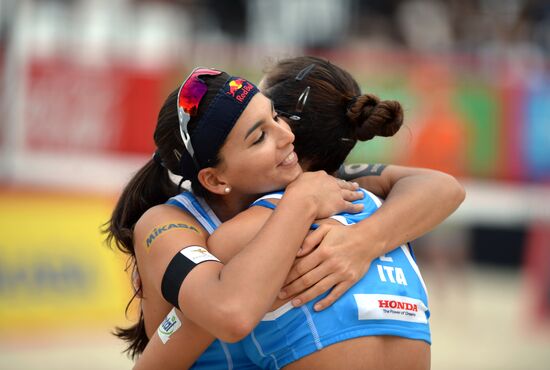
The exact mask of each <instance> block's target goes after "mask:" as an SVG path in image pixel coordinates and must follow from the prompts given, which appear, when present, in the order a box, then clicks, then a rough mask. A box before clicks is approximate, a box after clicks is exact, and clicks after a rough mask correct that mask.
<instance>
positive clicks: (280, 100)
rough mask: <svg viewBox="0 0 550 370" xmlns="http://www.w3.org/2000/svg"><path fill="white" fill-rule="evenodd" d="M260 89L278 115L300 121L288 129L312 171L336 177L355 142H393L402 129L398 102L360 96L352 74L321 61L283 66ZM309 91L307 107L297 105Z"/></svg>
mask: <svg viewBox="0 0 550 370" xmlns="http://www.w3.org/2000/svg"><path fill="white" fill-rule="evenodd" d="M262 87H263V92H264V94H265V95H266V96H267V97H269V98H270V99H272V100H273V102H274V105H275V109H277V110H281V111H283V112H288V113H290V114H296V115H299V116H300V117H301V119H300V120H298V121H292V120H290V121H289V123H290V125H291V128H292V132H293V133H294V135H295V136H296V139H295V142H294V147H295V150H296V153H297V154H298V157H299V158H300V160H301V161H302V164H305V165H306V166H307V169H308V170H310V171H317V170H325V171H327V172H329V173H333V172H335V171H336V170H337V169H338V168H339V167H340V166H341V165H342V163H343V162H344V160H345V159H346V157H347V156H348V154H349V152H350V151H351V150H352V149H353V147H354V146H355V144H356V143H357V140H359V141H367V140H370V139H372V138H374V137H375V136H392V135H394V134H395V133H396V132H397V131H398V130H399V128H400V127H401V125H402V124H403V108H402V107H401V104H399V102H397V101H393V100H383V101H381V100H380V99H379V98H378V97H377V96H375V95H373V94H361V90H360V88H359V85H358V84H357V82H356V81H355V79H354V78H353V77H352V76H351V75H350V74H349V73H348V72H346V71H345V70H343V69H342V68H340V67H338V66H336V65H334V64H332V63H330V62H329V61H327V60H324V59H321V58H318V57H312V56H301V57H295V58H289V59H284V60H281V61H279V62H278V63H277V64H276V65H275V66H273V67H272V68H270V69H269V70H268V71H267V72H266V75H265V77H264V80H263V86H262ZM308 87H309V91H308V94H307V100H306V101H305V104H298V101H299V99H300V97H301V95H302V94H304V93H305V92H306V89H307V88H308ZM301 103H304V102H303V96H302V102H301ZM299 105H303V106H299ZM297 108H298V110H300V112H297Z"/></svg>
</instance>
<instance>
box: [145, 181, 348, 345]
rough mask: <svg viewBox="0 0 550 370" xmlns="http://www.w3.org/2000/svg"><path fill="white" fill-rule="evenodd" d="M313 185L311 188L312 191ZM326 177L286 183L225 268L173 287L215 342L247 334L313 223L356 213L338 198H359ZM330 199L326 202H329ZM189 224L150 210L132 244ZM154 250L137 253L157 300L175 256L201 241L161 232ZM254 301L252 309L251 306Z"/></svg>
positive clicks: (208, 265) (210, 268) (209, 269)
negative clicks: (163, 227) (168, 226)
mask: <svg viewBox="0 0 550 370" xmlns="http://www.w3.org/2000/svg"><path fill="white" fill-rule="evenodd" d="M312 185H313V186H312ZM342 186H344V187H345V186H346V185H345V184H338V183H337V181H336V180H335V179H333V178H330V177H329V176H328V175H326V174H322V173H316V174H304V175H302V176H301V178H300V179H299V180H297V181H295V182H294V183H293V184H291V185H290V186H289V188H288V190H287V192H286V194H285V196H284V197H283V199H282V200H281V202H280V204H279V207H278V208H277V210H276V211H275V212H273V213H272V214H271V215H270V217H269V220H268V222H267V223H266V225H265V227H264V228H263V229H262V230H261V231H260V233H258V234H257V235H256V236H255V237H254V238H253V239H252V240H251V241H250V242H249V243H248V244H247V245H246V247H245V248H244V249H243V250H242V252H241V253H239V254H238V255H237V256H235V258H233V259H232V260H231V262H229V263H228V264H227V265H225V266H224V265H222V264H221V263H219V262H213V261H207V262H203V263H201V264H199V265H197V266H196V267H194V268H193V269H192V270H191V271H190V272H189V273H188V274H187V276H186V277H185V280H184V281H183V283H182V284H181V286H180V287H179V290H178V291H179V293H178V303H179V306H180V308H181V310H182V312H183V314H184V315H185V316H186V317H188V318H189V319H190V320H192V321H193V322H195V323H197V324H198V325H200V326H201V327H203V328H204V329H206V330H207V331H208V332H210V333H212V334H213V335H214V336H216V337H218V338H220V339H222V340H225V341H237V340H239V339H241V338H242V337H244V336H245V335H247V334H248V333H249V332H250V330H252V328H253V327H254V326H255V325H256V324H257V322H258V321H259V320H260V319H261V318H262V317H263V315H264V314H265V312H266V311H267V310H268V309H269V307H270V305H271V303H272V302H273V300H274V299H275V297H276V295H277V292H278V290H279V289H280V287H281V286H282V284H283V282H284V280H285V277H286V274H287V273H288V270H289V269H290V266H291V264H292V261H293V260H294V256H295V254H296V251H297V249H298V248H299V246H300V245H301V242H302V241H303V239H304V237H305V235H306V233H307V231H308V229H309V225H310V224H311V222H312V221H313V220H314V219H315V218H316V217H317V216H320V215H327V214H332V213H334V212H338V211H341V210H343V209H347V210H351V211H353V210H357V207H354V206H353V207H352V206H350V204H349V203H348V202H346V201H345V200H344V199H348V200H352V199H355V198H357V194H354V193H355V192H351V191H350V190H349V188H348V189H341V187H342ZM329 198H330V199H329ZM170 222H178V223H192V222H194V220H193V219H192V218H191V216H189V215H188V214H186V213H184V212H181V211H180V210H179V209H177V208H175V207H171V206H167V205H161V206H157V207H155V208H153V209H151V210H149V211H148V212H147V213H146V214H145V215H144V216H143V217H142V218H141V220H140V221H139V222H138V224H137V225H136V228H135V235H136V240H144V239H145V237H146V235H147V234H146V233H147V232H148V231H150V230H151V229H152V228H153V227H155V225H158V224H159V223H162V224H164V223H170ZM155 244H156V245H155V247H154V248H150V250H148V251H138V250H136V254H137V256H138V260H141V266H140V273H141V274H142V279H150V280H151V281H153V283H154V284H153V286H154V288H155V289H156V290H157V292H158V293H160V292H161V291H162V290H161V283H162V278H163V275H164V271H166V268H167V266H168V264H169V263H170V261H171V260H172V258H173V256H174V255H176V254H177V253H178V252H179V250H180V249H182V248H184V247H187V246H190V245H196V246H205V244H206V240H205V238H204V236H203V235H201V234H198V233H191V232H189V229H186V230H181V229H176V230H174V231H173V232H170V233H164V234H163V236H162V238H158V240H156V241H155ZM251 302H253V304H251Z"/></svg>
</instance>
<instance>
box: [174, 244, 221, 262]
mask: <svg viewBox="0 0 550 370" xmlns="http://www.w3.org/2000/svg"><path fill="white" fill-rule="evenodd" d="M180 253H181V254H183V255H184V256H185V257H187V258H188V259H190V260H191V261H192V262H193V263H195V264H199V263H201V262H204V261H217V262H220V260H219V259H217V258H216V257H214V255H212V254H210V252H208V251H207V250H206V249H205V248H203V247H199V246H191V247H187V248H184V249H182V250H181V251H180Z"/></svg>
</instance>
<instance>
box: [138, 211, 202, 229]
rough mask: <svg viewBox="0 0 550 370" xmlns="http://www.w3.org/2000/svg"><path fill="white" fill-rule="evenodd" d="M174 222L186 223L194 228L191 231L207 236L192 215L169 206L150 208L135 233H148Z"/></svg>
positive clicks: (139, 222)
mask: <svg viewBox="0 0 550 370" xmlns="http://www.w3.org/2000/svg"><path fill="white" fill-rule="evenodd" d="M172 221H174V222H178V223H184V224H186V225H189V226H190V227H192V229H191V230H193V229H194V230H197V231H199V232H201V233H205V234H206V231H205V230H204V228H203V227H202V226H201V225H200V223H199V222H198V221H197V220H196V219H195V218H194V217H193V216H192V215H190V214H189V213H187V212H185V211H184V210H182V209H180V208H178V207H175V206H171V205H168V204H159V205H157V206H154V207H151V208H149V209H148V210H147V211H146V212H145V213H144V214H143V215H142V216H141V217H140V219H139V220H138V222H137V223H136V226H135V228H134V231H135V233H136V234H137V233H139V232H141V231H143V230H147V231H148V230H149V229H150V228H151V227H154V226H157V225H160V224H166V223H168V224H170V223H171V222H172ZM147 231H146V232H147Z"/></svg>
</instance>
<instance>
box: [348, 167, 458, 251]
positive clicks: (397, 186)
mask: <svg viewBox="0 0 550 370" xmlns="http://www.w3.org/2000/svg"><path fill="white" fill-rule="evenodd" d="M411 171H414V173H412V174H408V175H406V176H401V177H398V176H393V178H391V179H390V181H389V189H391V190H388V191H387V197H386V201H385V202H384V203H383V204H382V206H381V207H380V209H379V210H378V211H376V212H375V213H374V214H373V215H372V216H371V217H370V218H368V219H366V220H364V221H363V222H360V223H359V224H357V225H356V227H357V228H358V229H362V228H364V230H365V232H366V231H367V229H368V232H373V231H374V232H376V233H377V235H379V236H380V240H382V241H383V242H382V243H380V244H379V248H381V249H380V250H379V251H376V253H377V255H381V254H384V253H386V252H389V251H391V250H392V249H394V248H395V247H396V246H398V245H401V244H403V243H405V242H407V241H410V240H413V239H416V238H418V237H420V236H421V235H423V234H425V233H427V232H428V231H430V230H432V229H433V228H434V227H435V226H437V225H438V224H440V223H441V222H442V221H443V220H445V218H447V217H448V216H449V215H450V214H451V213H453V212H454V211H455V210H456V209H457V207H458V206H459V205H460V203H462V201H463V200H464V196H465V193H464V189H463V187H462V186H461V185H460V184H459V183H458V181H457V180H456V179H455V178H454V177H452V176H450V175H447V174H444V173H442V172H439V171H432V170H422V169H414V170H411ZM390 177H392V176H390Z"/></svg>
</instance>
